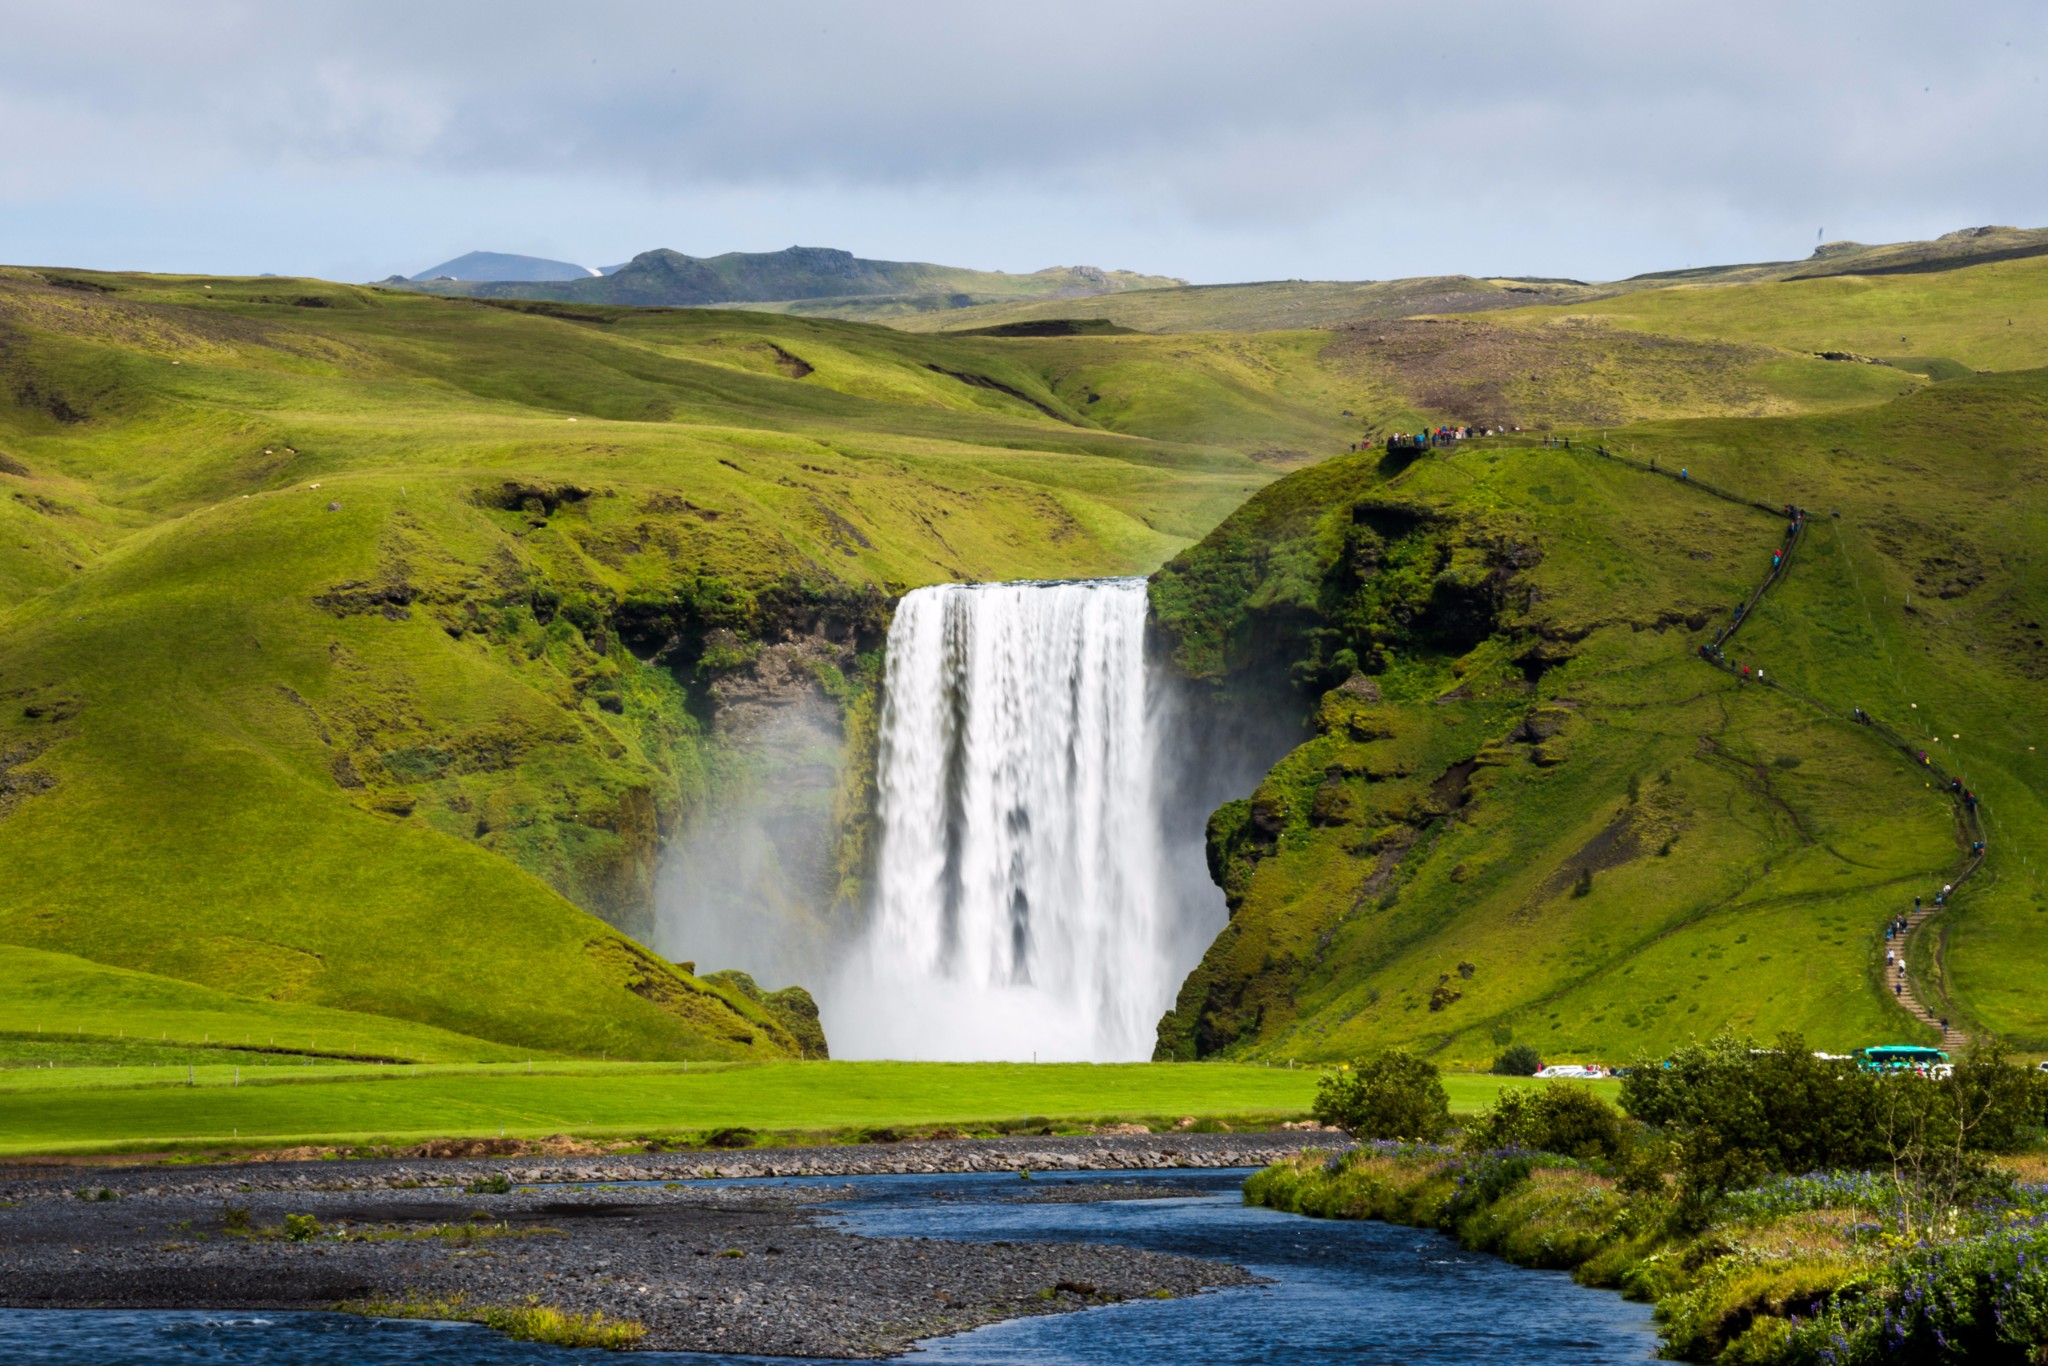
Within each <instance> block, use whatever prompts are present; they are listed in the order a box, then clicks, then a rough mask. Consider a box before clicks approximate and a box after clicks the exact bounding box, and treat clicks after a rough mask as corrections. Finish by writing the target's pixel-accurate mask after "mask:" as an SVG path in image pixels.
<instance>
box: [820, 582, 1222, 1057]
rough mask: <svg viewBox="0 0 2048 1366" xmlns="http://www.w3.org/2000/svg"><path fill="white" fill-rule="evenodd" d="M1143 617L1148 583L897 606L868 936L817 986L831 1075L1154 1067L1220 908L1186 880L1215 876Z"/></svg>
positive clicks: (1201, 885)
mask: <svg viewBox="0 0 2048 1366" xmlns="http://www.w3.org/2000/svg"><path fill="white" fill-rule="evenodd" d="M1145 615H1146V594H1145V583H1144V581H1143V580H1142V579H1109V580H1096V581H1088V582H1075V583H1018V584H990V585H979V586H966V585H945V586H940V587H936V588H924V589H918V590H916V591H914V592H912V593H910V594H908V595H907V596H905V597H904V599H903V600H902V602H901V603H900V604H899V605H898V607H897V611H896V616H895V620H894V623H893V625H892V626H891V629H890V632H889V641H888V659H887V683H886V688H887V692H886V696H885V699H884V702H883V708H882V716H881V734H880V749H879V760H878V766H877V773H876V784H877V816H878V820H879V846H878V848H877V849H876V851H875V856H874V866H873V872H872V877H871V882H870V888H871V895H870V900H869V905H868V908H867V916H866V919H865V923H864V926H863V928H862V930H861V932H860V933H859V935H858V936H857V938H856V940H855V942H854V943H852V944H851V945H849V946H848V948H847V951H846V952H845V953H844V955H843V956H842V957H841V960H840V966H839V968H838V970H837V971H836V972H835V973H834V974H833V976H832V977H831V978H830V979H829V980H828V981H826V982H824V983H822V984H821V985H822V988H823V989H822V992H821V996H820V1005H821V1007H822V1010H823V1013H824V1021H825V1029H826V1033H827V1036H828V1037H829V1038H830V1040H831V1045H832V1052H833V1055H834V1056H835V1057H841V1058H884V1057H888V1058H926V1059H1004V1058H1008V1059H1018V1060H1022V1059H1028V1058H1031V1057H1034V1056H1036V1057H1038V1058H1041V1059H1047V1060H1050V1059H1080V1060H1092V1061H1118V1060H1133V1059H1143V1058H1149V1057H1150V1056H1151V1053H1152V1046H1153V1039H1154V1031H1155V1028H1156V1026H1157V1023H1158V1020H1159V1016H1160V1015H1161V1013H1162V1012H1163V1011H1164V1010H1165V1009H1166V1008H1167V1007H1168V1006H1169V1005H1171V1004H1172V1001H1173V996H1174V993H1175V992H1176V990H1177V989H1178V988H1179V985H1180V982H1181V979H1182V978H1183V977H1184V976H1185V975H1186V973H1187V972H1188V971H1189V970H1190V969H1191V968H1192V967H1193V966H1194V963H1195V962H1196V961H1197V960H1198V959H1199V956H1200V954H1201V952H1202V949H1203V947H1204V946H1205V945H1206V944H1207V943H1208V941H1209V939H1210V938H1211V937H1213V935H1214V934H1215V933H1216V932H1217V930H1219V929H1220V928H1221V927H1222V925H1223V921H1224V908H1223V903H1222V898H1221V894H1220V893H1218V892H1217V891H1216V889H1215V888H1214V887H1211V886H1208V885H1207V882H1206V879H1202V880H1199V881H1196V880H1194V879H1190V878H1188V877H1187V876H1185V874H1184V873H1182V874H1181V875H1178V876H1177V875H1176V870H1175V869H1174V868H1173V867H1170V864H1171V865H1179V867H1180V868H1181V869H1185V867H1186V865H1187V862H1188V855H1189V854H1192V855H1193V865H1194V867H1195V868H1198V869H1199V868H1200V867H1202V860H1201V856H1200V853H1199V850H1198V849H1197V850H1186V849H1171V848H1170V846H1171V845H1172V843H1173V842H1174V841H1173V837H1172V836H1171V835H1170V834H1169V832H1168V830H1167V829H1166V826H1165V823H1164V822H1163V820H1162V812H1163V811H1164V810H1165V809H1166V808H1167V807H1168V806H1169V805H1170V804H1171V803H1170V802H1169V801H1168V800H1167V798H1168V797H1169V796H1170V795H1171V794H1169V793H1167V792H1165V791H1163V790H1162V789H1163V787H1164V786H1165V780H1164V779H1163V777H1162V775H1163V774H1165V773H1167V772H1168V771H1169V769H1168V765H1167V764H1166V763H1165V762H1164V760H1165V757H1166V756H1165V755H1164V753H1163V746H1162V736H1164V735H1165V734H1167V732H1168V731H1169V729H1170V724H1171V718H1170V712H1171V710H1172V709H1171V707H1170V705H1169V703H1168V699H1167V697H1166V696H1165V695H1164V693H1163V692H1162V691H1161V690H1160V689H1159V688H1156V687H1154V686H1152V684H1151V682H1150V680H1149V678H1148V670H1147V667H1146V659H1145ZM1183 842H1185V837H1184V836H1183ZM1176 855H1177V857H1175V856H1176Z"/></svg>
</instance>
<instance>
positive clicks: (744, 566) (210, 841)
mask: <svg viewBox="0 0 2048 1366" xmlns="http://www.w3.org/2000/svg"><path fill="white" fill-rule="evenodd" d="M1035 345H1036V344H1027V343H1019V342H999V341H966V342H961V341H947V340H930V341H928V340H922V339H917V338H910V337H905V336H903V335H902V334H899V333H894V332H889V331H883V330H879V329H874V328H863V327H856V326H850V325H846V324H839V323H829V322H826V323H819V322H806V321H802V320H776V319H770V318H763V317H758V316H749V315H741V314H728V313H705V312H675V311H651V310H643V311H634V310H623V309H621V310H609V311H606V310H586V309H577V310H568V311H566V312H564V311H555V310H551V309H550V308H549V307H547V306H541V305H534V306H528V305H521V306H515V307H505V306H486V305H483V304H479V303H474V302H469V301H453V300H444V299H436V298H432V297H426V296H421V295H411V294H395V293H389V292H380V291H373V290H363V289H355V288H350V287H344V286H334V285H325V284H320V283H317V282H307V281H279V280H227V279H214V280H197V279H169V278H162V277H138V276H100V275H86V274H80V273H71V272H49V273H37V272H25V271H14V272H9V273H7V274H6V276H5V277H4V278H0V398H4V406H0V486H4V487H0V530H4V533H5V535H4V541H0V642H4V648H0V702H4V704H5V705H4V708H0V826H4V840H0V871H4V876H0V944H4V945H11V946H15V947H16V948H18V949H19V950H21V951H34V952H36V953H38V954H40V955H42V956H41V957H39V958H37V959H36V960H35V961H36V962H37V963H40V964H43V965H45V966H46V968H47V969H48V970H43V971H39V972H37V973H34V974H14V973H10V974H8V975H7V977H6V978H5V985H4V986H0V1015H4V1016H5V1017H6V1018H7V1019H8V1020H9V1021H10V1022H11V1027H14V1028H28V1027H32V1026H34V1025H37V1024H43V1023H47V1024H49V1025H50V1027H52V1028H53V1029H54V1028H58V1027H65V1028H71V1029H79V1028H87V1027H90V1028H92V1029H95V1030H98V1031H99V1032H104V1033H114V1032H116V1031H121V1030H125V1031H127V1032H128V1033H129V1034H138V1033H145V1032H153V1033H169V1034H171V1035H172V1037H174V1038H176V1037H181V1036H182V1037H183V1038H186V1039H188V1040H194V1041H198V1040H200V1039H201V1036H202V1035H204V1034H216V1035H218V1034H223V1033H233V1034H237V1035H240V1034H252V1035H253V1034H256V1033H258V1032H261V1033H264V1034H266V1035H267V1034H268V1033H270V1032H272V1031H276V1030H279V1029H285V1030H287V1032H291V1033H294V1034H296V1033H297V1032H299V1031H300V1030H301V1029H303V1030H304V1032H305V1033H306V1034H307V1036H308V1037H309V1038H320V1039H322V1042H321V1043H320V1044H319V1046H318V1049H317V1050H316V1051H326V1050H327V1049H330V1048H332V1049H336V1050H338V1051H348V1049H349V1045H346V1044H341V1043H339V1042H335V1041H333V1040H332V1039H331V1037H330V1036H331V1035H332V1034H334V1033H335V1032H336V1031H334V1030H333V1029H332V1024H333V1021H332V1019H331V1018H330V1017H331V1016H332V1015H334V1014H335V1013H338V1012H344V1011H355V1012H364V1013H365V1014H367V1015H370V1016H375V1017H378V1020H379V1022H377V1023H375V1024H374V1027H369V1026H366V1028H365V1031H364V1032H365V1037H364V1039H363V1040H362V1041H361V1042H360V1043H359V1044H358V1045H356V1046H357V1047H359V1048H364V1049H373V1050H375V1051H388V1052H392V1053H396V1054H398V1055H401V1056H431V1057H446V1056H450V1054H449V1053H448V1051H447V1050H448V1048H451V1047H457V1046H458V1045H459V1044H460V1042H461V1041H460V1040H459V1039H455V1036H463V1037H464V1038H466V1039H468V1040H469V1042H470V1045H471V1046H472V1047H473V1048H474V1049H475V1050H476V1052H475V1056H478V1057H489V1056H494V1054H493V1052H492V1049H493V1047H497V1046H503V1047H516V1048H518V1049H521V1050H542V1051H547V1050H554V1051H562V1052H571V1053H581V1054H598V1053H602V1052H609V1053H611V1054H613V1055H615V1056H616V1055H618V1054H631V1055H634V1056H646V1057H664V1056H696V1057H750V1056H756V1055H760V1054H762V1053H766V1054H769V1055H778V1054H785V1053H790V1052H793V1051H795V1048H796V1046H797V1045H796V1041H795V1039H794V1038H793V1037H792V1036H791V1035H790V1034H789V1032H788V1031H787V1029H785V1028H784V1026H783V1025H782V1023H781V1022H780V1021H779V1020H777V1019H776V1018H774V1017H773V1016H772V1015H771V1014H769V1013H768V1012H766V1011H765V1010H764V1008H763V1007H762V1006H761V1005H760V1004H758V1003H757V1002H755V1001H753V1000H751V999H749V998H747V997H746V995H745V993H743V992H741V991H738V990H736V989H734V988H733V987H732V986H731V985H730V984H729V983H721V982H718V981H710V982H707V981H704V980H702V979H699V978H697V977H695V976H693V975H691V974H690V973H689V972H687V971H678V970H676V969H675V968H674V967H673V966H671V965H669V964H666V963H663V962H661V961H660V960H658V959H656V958H654V957H653V956H652V955H650V954H648V953H647V952H646V951H645V950H644V949H642V948H640V947H639V946H638V945H637V944H636V943H635V942H634V940H635V937H640V938H644V937H645V931H646V929H647V925H648V921H647V916H648V912H649V902H650V884H651V879H652V876H653V872H654V867H655V862H656V859H657V857H658V854H659V851H660V848H661V845H662V842H663V841H664V839H665V838H666V837H668V836H669V835H670V834H672V833H673V832H674V831H675V830H676V829H678V828H679V826H680V825H681V824H682V823H684V822H686V821H688V820H689V819H691V817H692V813H694V812H695V811H697V810H699V809H701V808H702V807H703V806H704V804H705V803H706V802H708V801H712V800H715V799H716V795H717V790H718V783H719V781H720V780H721V775H722V774H724V773H725V772H726V771H727V770H728V769H729V768H730V766H731V761H732V753H733V745H732V743H730V742H729V740H728V736H727V732H726V730H725V729H724V727H725V725H726V714H727V712H728V711H730V710H733V709H732V708H728V707H726V705H725V702H724V701H722V700H721V699H727V700H730V699H731V698H732V697H734V696H738V697H739V699H740V701H742V702H745V701H746V700H748V699H752V700H754V701H756V702H759V701H761V700H763V699H766V701H767V702H769V703H773V702H775V701H778V700H783V699H786V698H787V696H788V695H790V694H791V692H792V691H794V692H797V693H809V694H815V695H816V696H817V697H819V698H820V699H822V700H823V701H824V702H825V703H826V704H827V705H830V706H832V707H837V708H839V709H841V710H843V711H844V712H845V713H846V714H847V715H848V716H849V718H852V723H854V724H857V717H858V714H859V711H860V708H861V706H862V699H863V698H865V697H867V696H869V695H871V688H872V674H873V668H874V654H873V651H874V650H875V649H876V647H877V645H878V643H879V633H880V631H881V629H882V628H883V626H884V625H885V623H886V616H887V610H888V603H889V600H890V596H891V595H892V594H894V593H896V592H900V591H901V590H902V589H903V588H904V587H907V586H910V585H914V584H919V583H928V582H932V581H935V580H940V579H969V578H1002V577H1016V576H1038V575H1085V574H1098V573H1106V572H1127V571H1131V570H1145V569H1149V568H1151V567H1153V566H1154V565H1156V564H1158V563H1159V562H1160V561H1161V560H1163V559H1164V558H1165V557H1166V556H1168V555H1170V554H1171V553H1172V552H1173V551H1174V550H1175V549H1177V548H1179V547H1181V546H1183V545H1186V544H1188V543H1189V542H1190V541H1192V540H1193V539H1194V538H1195V537H1197V536H1199V535H1200V534H1201V533H1203V532H1204V531H1206V530H1207V529H1208V528H1209V527H1210V526H1212V525H1214V524H1215V522H1216V521H1218V520H1219V519H1220V518H1221V517H1222V516H1224V515H1225V514H1226V513H1227V512H1228V511H1229V510H1230V509H1231V508H1232V507H1234V506H1236V505H1237V503H1239V502H1240V501H1241V500H1242V499H1243V498H1244V497H1245V496H1246V495H1247V494H1248V493H1249V492H1251V491H1252V490H1253V489H1255V488H1257V487H1258V486H1259V485H1260V484H1262V483H1264V482H1265V481H1266V480H1267V479H1269V478H1270V477H1271V473H1270V468H1271V466H1270V463H1261V462H1259V461H1254V460H1252V459H1249V458H1247V456H1246V454H1245V453H1244V449H1243V447H1245V446H1247V445H1249V444H1250V443H1251V442H1252V441H1253V440H1254V438H1255V437H1256V439H1257V440H1261V441H1263V440H1266V439H1268V435H1269V433H1270V432H1271V431H1279V432H1282V433H1285V434H1286V435H1287V436H1288V437H1289V439H1291V440H1296V441H1298V442H1299V443H1300V444H1301V446H1302V449H1303V450H1304V451H1306V450H1310V449H1313V450H1314V451H1315V452H1316V453H1317V454H1321V453H1323V452H1325V451H1327V450H1329V449H1331V448H1333V447H1335V446H1337V445H1338V444H1339V443H1341V442H1342V441H1343V440H1344V439H1345V438H1346V437H1347V436H1348V435H1349V431H1350V426H1351V424H1350V423H1349V422H1347V421H1345V420H1344V419H1342V418H1341V417H1340V416H1339V412H1338V407H1339V403H1340V402H1341V401H1342V400H1341V399H1340V397H1339V394H1340V391H1341V392H1348V391H1346V390H1345V385H1344V381H1343V380H1342V379H1341V377H1333V376H1327V375H1323V374H1321V373H1320V372H1318V371H1315V370H1314V367H1313V364H1312V361H1313V355H1312V353H1309V354H1307V356H1306V358H1305V359H1303V360H1302V361H1301V367H1302V368H1303V371H1304V374H1303V376H1302V380H1301V384H1300V385H1299V386H1298V388H1299V392H1298V393H1293V392H1282V391H1281V390H1282V389H1283V388H1284V387H1285V386H1284V385H1282V384H1281V383H1279V382H1277V381H1276V379H1275V374H1276V373H1277V370H1276V367H1275V366H1270V365H1269V366H1265V367H1264V368H1263V369H1261V368H1257V367H1253V368H1251V369H1248V368H1247V365H1246V363H1245V362H1244V361H1243V359H1242V358H1241V357H1240V356H1239V355H1238V354H1237V353H1236V350H1235V349H1232V348H1225V349H1222V350H1219V351H1218V352H1217V353H1216V354H1215V355H1214V356H1213V357H1207V358H1191V359H1189V362H1188V363H1187V364H1185V365H1183V366H1181V367H1180V368H1179V369H1178V370H1177V372H1176V373H1177V379H1178V386H1177V388H1176V390H1175V395H1174V398H1173V401H1172V402H1171V403H1161V404H1159V405H1155V409H1154V410H1151V411H1141V410H1138V409H1135V408H1133V407H1131V406H1129V405H1111V408H1110V409H1105V410H1104V412H1105V418H1106V419H1111V420H1103V421H1097V420H1095V419H1092V418H1090V417H1089V416H1088V415H1087V414H1086V411H1085V403H1084V401H1083V400H1082V399H1080V398H1076V399H1075V400H1074V402H1075V403H1084V406H1083V407H1076V406H1074V403H1070V402H1069V399H1068V398H1067V397H1063V396H1062V394H1061V393H1060V392H1059V391H1058V389H1057V388H1056V387H1055V386H1054V385H1053V384H1051V383H1048V382H1047V381H1046V379H1045V378H1044V377H1043V375H1042V374H1041V373H1040V369H1039V363H1040V361H1041V360H1042V359H1043V357H1044V356H1045V354H1046V353H1045V351H1044V350H1043V348H1042V347H1040V348H1039V349H1036V350H1030V349H1028V348H1030V347H1032V346H1035ZM1281 349H1282V351H1283V352H1284V350H1285V348H1284V347H1283V348H1281ZM1285 358H1286V357H1285V355H1283V356H1282V359H1283V360H1284V359H1285ZM1110 368H1111V369H1112V370H1113V369H1114V365H1111V367H1110ZM1282 378H1283V379H1284V376H1283V377H1282ZM1352 401H1358V400H1356V399H1354V400H1352ZM1148 427H1149V428H1150V429H1151V430H1152V431H1154V432H1156V433H1157V435H1146V434H1145V432H1146V431H1147V429H1148ZM1217 434H1221V435H1222V436H1223V437H1227V438H1228V439H1227V440H1224V439H1221V438H1220V437H1219V436H1218V435H1217ZM1302 458H1307V457H1306V456H1303V457H1302ZM742 709H743V708H742ZM856 781H857V780H856ZM849 800H851V801H855V802H857V800H858V793H857V792H855V793H854V794H852V796H851V797H850V798H849ZM51 965H62V968H63V970H62V971H58V970H56V967H55V966H51ZM719 966H721V965H719V964H715V963H708V964H705V965H704V967H705V969H706V970H707V971H708V970H710V969H712V968H716V967H719ZM94 974H99V975H98V976H95V975H94ZM763 985H764V986H766V987H770V988H773V987H780V986H782V985H784V984H782V983H766V984H763ZM188 988H189V989H188ZM88 998H90V999H93V1000H97V1001H98V1002H99V1004H98V1006H96V1007H95V1009H94V1010H93V1011H92V1012H89V1013H88V1018H87V1019H86V1021H85V1023H83V1024H81V1023H80V1021H79V1020H78V1019H77V1018H76V1016H77V1015H78V1012H79V1009H80V1006H81V1004H82V1003H83V1002H84V1001H86V1000H87V999H88ZM237 999H239V1000H242V1001H244V1002H245V1004H246V1009H247V1012H248V1014H247V1018H246V1019H245V1020H244V1021H243V1022H242V1024H241V1027H239V1028H237V1027H236V1026H235V1024H234V1022H233V1021H232V1020H228V1019H225V1018H224V1017H223V1015H222V1012H223V1011H224V1010H226V1009H227V1008H228V1004H229V1003H231V1002H232V1001H234V1000H237ZM294 1012H304V1013H305V1014H304V1019H303V1022H293V1020H292V1019H290V1018H288V1017H292V1016H293V1015H294ZM229 1013H232V1012H229ZM177 1018H183V1019H185V1020H187V1022H188V1023H189V1024H190V1025H191V1027H190V1028H188V1029H184V1030H183V1031H179V1030H178V1029H176V1028H175V1027H174V1026H173V1024H172V1023H170V1022H171V1021H174V1020H175V1019H177ZM424 1027H431V1028H430V1029H429V1030H428V1032H427V1033H421V1032H420V1030H421V1029H422V1028H424ZM408 1030H411V1031H412V1032H411V1033H408ZM434 1031H438V1032H434ZM371 1035H375V1038H374V1039H373V1038H371V1037H370V1036H371ZM451 1040H454V1042H451ZM307 1046H308V1045H306V1044H295V1045H294V1047H307Z"/></svg>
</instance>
